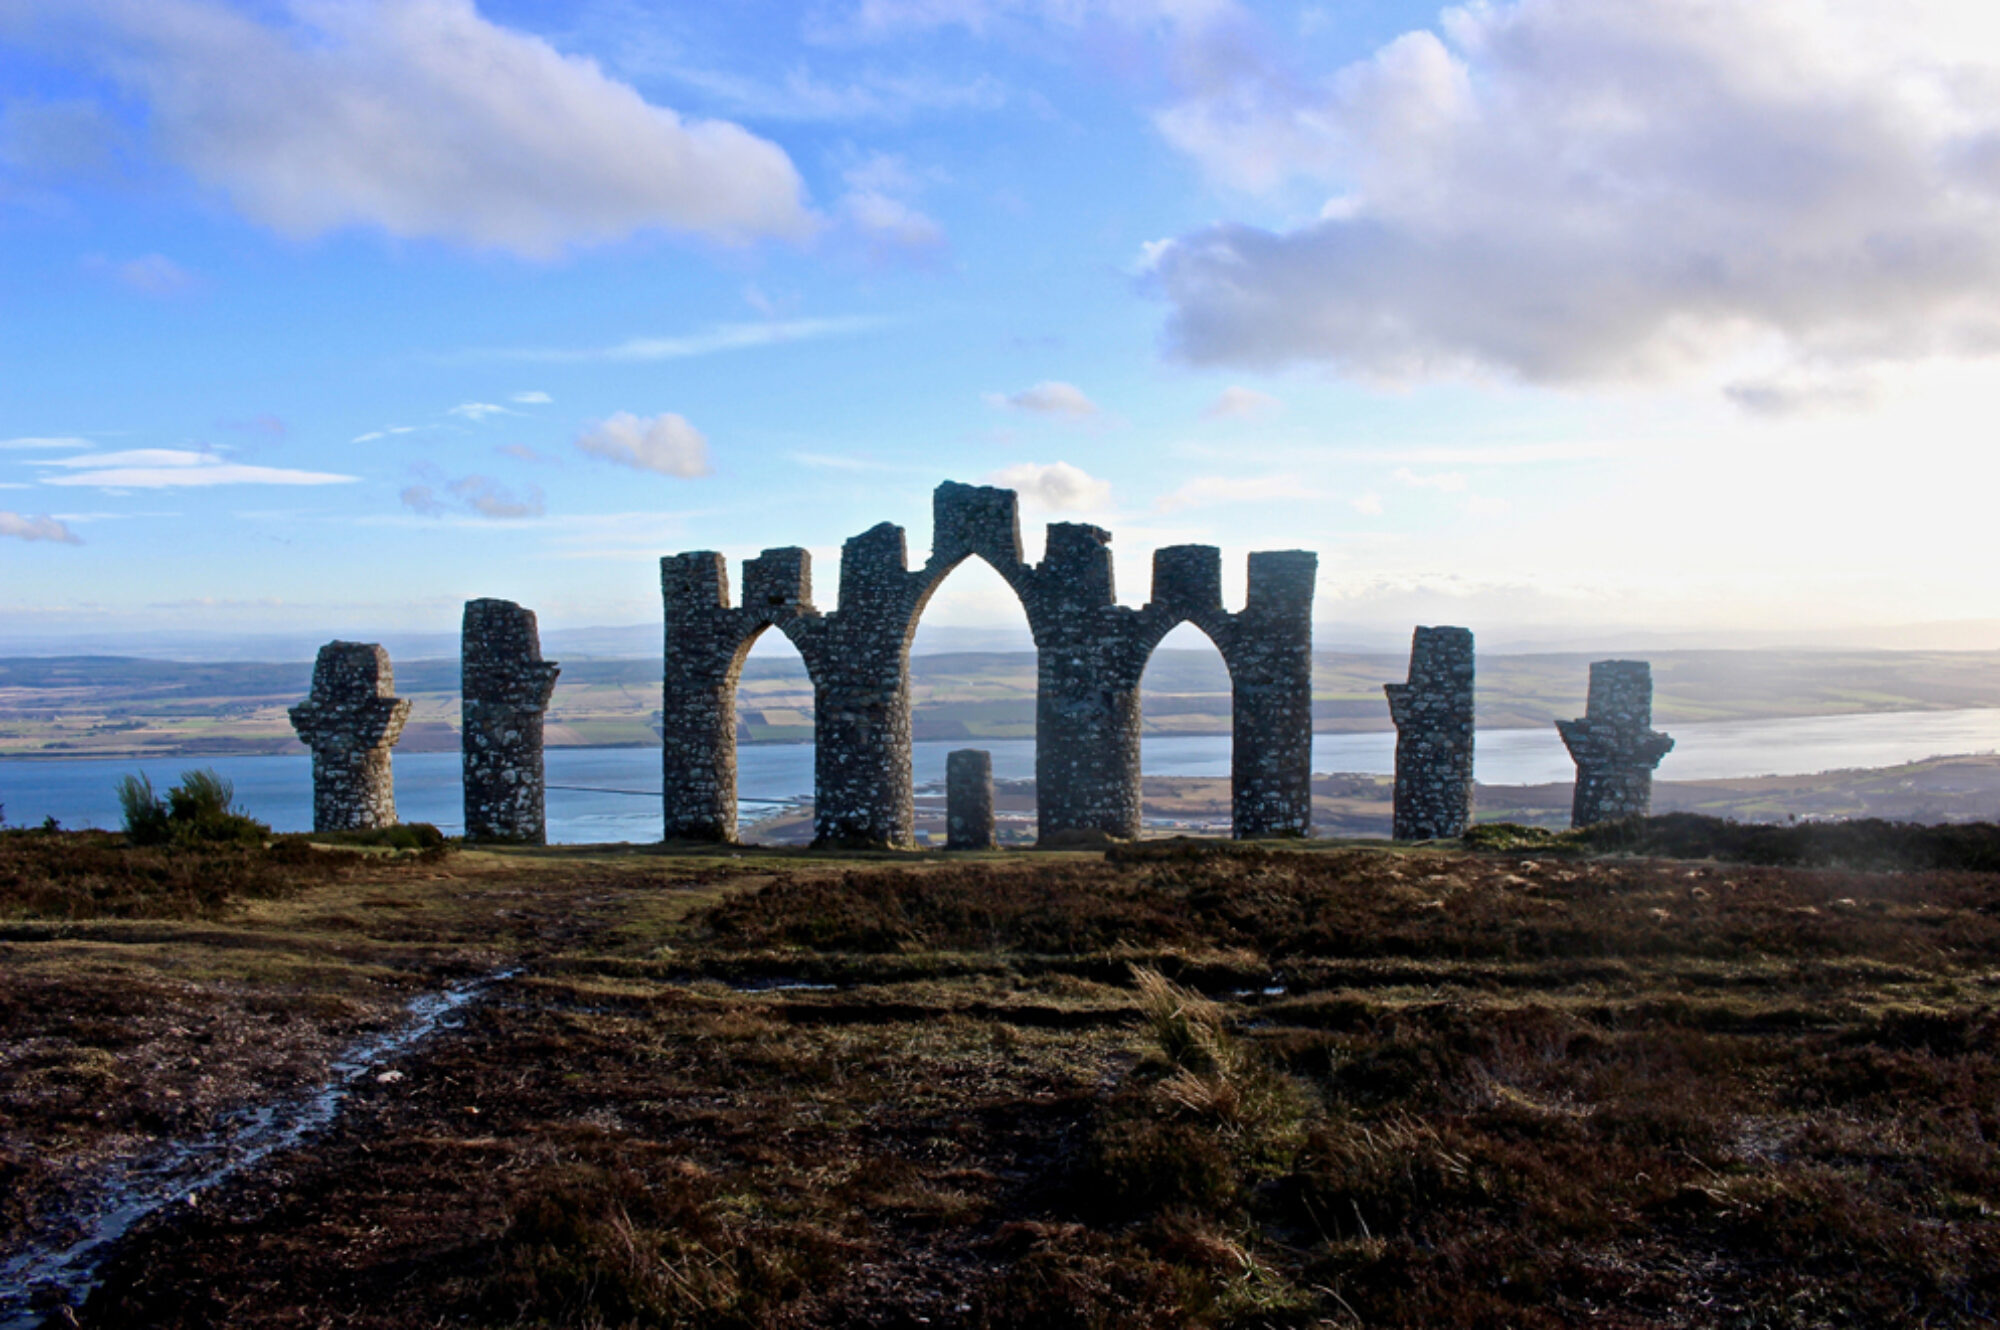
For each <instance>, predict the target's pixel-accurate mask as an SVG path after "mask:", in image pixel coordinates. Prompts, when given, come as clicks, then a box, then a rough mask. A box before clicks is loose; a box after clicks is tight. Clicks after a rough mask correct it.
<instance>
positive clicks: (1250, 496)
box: [1153, 475, 1320, 513]
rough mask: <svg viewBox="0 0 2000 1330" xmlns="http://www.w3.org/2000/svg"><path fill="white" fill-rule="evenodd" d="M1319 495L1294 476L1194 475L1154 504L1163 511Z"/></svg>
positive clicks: (1289, 500)
mask: <svg viewBox="0 0 2000 1330" xmlns="http://www.w3.org/2000/svg"><path fill="white" fill-rule="evenodd" d="M1319 497H1320V496H1319V494H1318V493H1317V492H1316V491H1315V490H1314V489H1313V488H1312V487H1311V486H1310V485H1307V484H1306V483H1305V482H1303V481H1302V480H1300V479H1299V478H1298V477H1297V476H1282V475H1281V476H1197V477H1195V478H1194V479H1193V480H1190V481H1188V482H1187V483H1186V484H1184V485H1182V486H1180V487H1179V488H1178V489H1176V490H1174V491H1173V492H1172V493H1169V494H1164V495H1162V496H1161V497H1160V498H1159V500H1158V501H1157V502H1155V503H1154V505H1153V506H1154V507H1155V508H1157V509H1158V510H1159V511H1161V512H1163V513H1172V512H1179V511H1180V510H1181V509H1183V508H1212V507H1214V506H1216V505H1218V504H1227V503H1274V502H1278V503H1293V502H1307V501H1312V500H1316V499H1318V498H1319Z"/></svg>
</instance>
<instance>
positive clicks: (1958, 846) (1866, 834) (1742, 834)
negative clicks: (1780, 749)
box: [1460, 813, 2000, 873]
mask: <svg viewBox="0 0 2000 1330" xmlns="http://www.w3.org/2000/svg"><path fill="white" fill-rule="evenodd" d="M1460 839H1461V841H1462V843H1463V844H1464V845H1465V847H1466V848H1467V849H1471V850H1488V851H1495V852H1500V853H1506V852H1509V851H1516V850H1531V851H1534V852H1536V853H1562V852H1565V851H1567V852H1571V853H1579V854H1631V855H1640V856H1644V857H1648V858H1662V859H1717V860H1721V861H1724V862H1727V863H1742V864H1766V865H1769V866H1771V867H1775V868H1852V869H1861V870H1868V871H1889V872H1896V871H1924V870H1947V869H1959V870H1963V871H1968V872H1975V873H1995V872H2000V826H1995V825H1994V824H1993V823H1990V822H1964V823H1947V824H1945V825H1942V826H1925V825H1923V824H1921V823H1915V822H1886V821H1884V820H1882V819H1881V818H1874V817H1870V818H1856V819H1854V820H1852V821H1840V822H1790V823H1785V824H1783V825H1779V824H1775V823H1765V822H1736V821H1732V820H1730V819H1728V818H1721V817H1709V816H1707V815H1705V814H1702V813H1663V814H1660V815H1659V816H1657V817H1628V818H1621V819H1619V820H1618V821H1615V822H1599V823H1596V824H1595V825H1593V826H1588V827H1577V828H1575V829H1574V830H1570V831H1550V830H1548V829H1547V828H1545V827H1529V826H1521V825H1519V824H1517V823H1513V822H1481V823H1478V824H1476V825H1474V826H1472V827H1469V828H1467V829H1466V832H1465V834H1464V836H1462V837H1461V838H1460Z"/></svg>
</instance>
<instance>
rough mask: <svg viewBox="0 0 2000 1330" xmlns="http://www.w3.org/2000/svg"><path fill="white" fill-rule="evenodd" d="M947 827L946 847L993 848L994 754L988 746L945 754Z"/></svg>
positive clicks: (949, 848)
mask: <svg viewBox="0 0 2000 1330" xmlns="http://www.w3.org/2000/svg"><path fill="white" fill-rule="evenodd" d="M944 826H945V832H944V847H945V848H946V849H947V850H990V849H992V848H993V846H994V822H993V754H991V753H989V752H987V751H986V750H985V749H983V748H960V749H956V750H954V751H953V752H950V753H947V754H946V755H945V759H944Z"/></svg>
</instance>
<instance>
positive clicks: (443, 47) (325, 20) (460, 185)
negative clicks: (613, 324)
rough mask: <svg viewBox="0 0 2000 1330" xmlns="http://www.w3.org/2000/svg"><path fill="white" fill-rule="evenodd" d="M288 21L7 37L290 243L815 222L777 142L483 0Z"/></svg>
mask: <svg viewBox="0 0 2000 1330" xmlns="http://www.w3.org/2000/svg"><path fill="white" fill-rule="evenodd" d="M264 12H265V13H269V10H268V9H265V11H264ZM280 12H281V13H287V14H289V18H276V17H274V18H273V19H272V21H271V22H269V23H265V22H260V21H259V20H258V18H257V17H253V16H251V14H248V13H244V12H242V11H240V10H238V9H235V8H231V7H229V6H226V5H224V4H221V3H217V2H216V0H144V3H140V0H65V3H64V4H62V5H59V6H36V5H27V6H20V5H14V6H8V7H6V8H5V9H0V29H12V30H13V31H14V32H15V33H16V34H18V35H19V36H21V37H23V38H25V39H27V40H30V41H38V42H41V43H43V44H45V45H47V46H49V47H51V48H53V49H56V50H58V51H61V52H64V53H68V54H73V55H74V56H75V57H76V58H77V59H78V60H79V61H80V62H83V63H88V64H90V65H93V66H96V67H97V68H99V69H100V70H101V71H102V72H104V73H105V74H107V75H108V76H110V77H111V78H112V79H113V80H115V81H116V82H118V83H119V84H120V85H122V86H123V87H124V88H125V89H126V90H127V91H129V92H130V93H132V94H134V95H136V96H137V97H139V98H140V99H142V100H143V101H144V102H145V103H146V107H147V116H148V119H149V121H150V124H151V129H152V136H153V139H154V141H155V142H156V143H157V144H158V146H159V147H160V149H161V150H162V151H163V152H164V153H165V154H166V155H167V156H168V157H169V158H171V159H172V160H173V161H174V162H175V163H177V164H178V165H180V166H181V167H184V168H185V169H186V170H188V171H189V172H190V173H191V174H193V175H194V176H195V177H196V178H197V179H199V180H201V181H203V182H204V183H206V184H209V185H211V186H214V187H216V188H218V189H220V190H222V191H223V192H224V193H226V194H227V195H228V196H229V197H230V199H231V200H232V201H233V202H234V203H235V205H236V207H237V208H238V209H240V210H241V211H242V212H243V213H244V214H245V215H246V216H248V217H250V218H251V219H253V220H255V221H257V222H260V223H263V224H265V225H268V226H271V227H274V228H276V229H278V230H280V231H282V232H285V233H286V234H288V235H295V236H312V235H319V234H322V233H325V232H327V231H331V230H336V229H339V228H342V227H347V226H353V225H364V226H376V227H380V228H381V229H383V230H384V231H386V232H388V233H389V234H391V235H395V236H401V237H412V238H414V237H428V238H437V239H444V240H449V241H455V242H459V243H463V244H469V245H473V246H477V247H481V248H491V249H501V250H507V251H511V252H513V253H516V254H520V255H525V256H529V257H548V256H552V255H554V254H557V253H559V252H561V251H562V250H564V249H565V248H567V247H570V246H573V245H580V244H592V243H601V242H605V241H611V240H616V239H619V238H621V237H624V236H627V235H630V234H632V233H634V232H636V231H639V230H643V229H648V228H667V229H671V230H678V231H686V232H693V233H697V234H702V235H708V236H715V237H720V238H724V239H742V238H749V237H755V236H766V235H782V236H802V235H805V234H807V233H808V232H809V231H810V230H811V229H812V227H813V221H812V218H811V215H810V213H809V212H808V211H807V209H806V208H805V206H804V204H803V201H802V197H801V196H802V187H801V184H800V180H799V176H798V172H797V171H796V170H795V169H794V167H793V165H792V163H791V160H790V158H789V157H787V156H786V154H785V152H784V150H783V149H781V148H779V147H778V146H777V145H776V144H773V143H771V142H769V141H768V140H765V139H761V138H758V137H757V136H756V135H754V134H751V133H750V132H749V131H747V130H745V129H743V128H742V127H741V126H738V125H735V124H731V123H728V122H726V121H719V120H684V119H683V118H682V117H680V116H679V115H677V114H675V113H674V112H673V111H671V110H668V109H666V108H664V107H659V106H653V105H649V104H648V103H647V102H646V101H645V99H644V98H642V97H641V96H640V95H639V94H638V93H637V92H636V91H634V90H633V89H632V88H631V87H630V86H628V85H626V84H624V83H620V82H618V81H616V80H614V79H612V78H610V77H608V76H607V75H606V74H605V73H604V72H603V70H602V69H600V68H599V66H598V65H597V63H596V62H595V61H593V60H591V59H588V58H587V57H583V56H573V55H564V54H562V53H561V52H559V51H557V50H556V49H555V48H554V47H553V46H551V45H549V44H548V43H547V42H546V41H543V40H542V39H540V38H539V37H535V36H531V35H529V34H527V33H523V32H519V31H515V30H512V29H509V28H506V27H502V26H500V25H499V24H496V23H492V22H489V21H488V20H487V19H485V18H483V17H482V16H481V15H480V14H479V13H478V11H477V10H476V9H475V8H474V6H473V3H472V0H397V2H396V3H373V4H334V3H320V2H318V0H313V2H310V3H308V2H306V0H301V2H300V3H297V4H293V5H290V6H288V7H286V8H285V9H284V10H281V11H280Z"/></svg>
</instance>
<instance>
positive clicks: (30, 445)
mask: <svg viewBox="0 0 2000 1330" xmlns="http://www.w3.org/2000/svg"><path fill="white" fill-rule="evenodd" d="M96 446H97V445H96V444H94V443H92V442H91V441H90V440H89V439H77V438H25V439H0V452H19V453H32V452H51V451H59V450H62V449H66V448H95V447H96Z"/></svg>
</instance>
